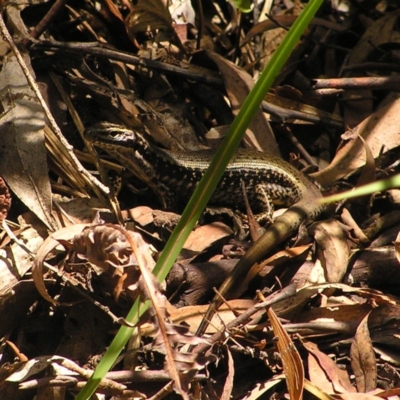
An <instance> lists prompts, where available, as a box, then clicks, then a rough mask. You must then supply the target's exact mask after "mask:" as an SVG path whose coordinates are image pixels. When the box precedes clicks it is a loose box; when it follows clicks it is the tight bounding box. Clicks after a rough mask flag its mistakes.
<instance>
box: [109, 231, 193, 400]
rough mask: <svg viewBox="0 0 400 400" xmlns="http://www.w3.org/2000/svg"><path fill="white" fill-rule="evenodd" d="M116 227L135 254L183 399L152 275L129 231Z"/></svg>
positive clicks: (172, 376) (171, 369)
mask: <svg viewBox="0 0 400 400" xmlns="http://www.w3.org/2000/svg"><path fill="white" fill-rule="evenodd" d="M116 229H117V230H119V231H120V232H121V233H122V234H123V235H125V237H126V239H127V241H128V243H129V244H130V246H131V248H132V252H133V254H134V255H135V257H136V259H137V263H138V266H139V269H140V273H141V275H142V277H143V279H144V282H145V284H146V289H147V292H148V293H147V295H148V296H149V298H150V300H151V302H152V304H153V307H154V311H155V313H156V316H157V320H158V327H159V329H160V332H161V334H162V336H163V340H164V343H165V352H166V360H167V364H168V367H169V373H170V375H171V378H172V380H173V381H174V383H175V386H176V389H177V390H178V391H179V392H180V394H181V395H182V397H183V398H184V399H186V398H187V396H186V395H185V393H184V391H183V390H182V385H181V381H180V376H179V373H178V370H177V368H176V364H175V362H174V357H173V354H172V349H171V346H170V345H169V343H170V342H169V340H168V335H167V330H166V327H165V322H164V318H163V315H162V313H161V311H160V308H159V306H158V304H159V302H158V301H157V298H156V296H155V293H157V291H158V290H157V289H156V288H155V286H154V283H153V282H154V281H153V279H152V276H151V274H150V272H149V271H148V270H147V268H146V266H145V263H144V261H143V258H142V257H143V256H142V254H141V252H140V251H139V249H138V248H137V246H136V243H135V241H134V240H133V239H132V237H131V235H129V233H128V232H127V231H126V230H125V229H123V228H121V227H119V226H116Z"/></svg>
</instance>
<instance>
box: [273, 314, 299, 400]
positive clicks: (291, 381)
mask: <svg viewBox="0 0 400 400" xmlns="http://www.w3.org/2000/svg"><path fill="white" fill-rule="evenodd" d="M267 313H268V318H269V320H270V322H271V326H272V329H273V331H274V335H275V336H276V337H277V338H278V340H277V342H276V347H277V348H278V351H279V353H280V355H281V358H282V365H283V370H284V373H285V376H286V383H287V388H288V391H289V396H290V399H291V400H301V399H302V398H303V388H304V367H303V362H302V360H301V358H300V355H299V353H298V351H297V349H296V347H295V345H294V343H293V342H292V339H291V338H290V337H289V335H288V334H287V333H286V331H285V329H284V328H283V326H282V324H281V322H280V321H279V319H278V317H277V316H276V314H275V313H274V311H273V310H272V308H268V310H267Z"/></svg>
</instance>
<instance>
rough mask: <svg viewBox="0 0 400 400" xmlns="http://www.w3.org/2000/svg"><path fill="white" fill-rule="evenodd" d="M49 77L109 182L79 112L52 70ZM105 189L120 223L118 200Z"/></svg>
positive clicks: (112, 192)
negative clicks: (85, 133)
mask: <svg viewBox="0 0 400 400" xmlns="http://www.w3.org/2000/svg"><path fill="white" fill-rule="evenodd" d="M50 78H51V80H52V81H53V83H54V85H55V86H56V88H57V90H58V91H59V93H60V95H61V97H62V99H63V100H64V102H65V104H66V105H67V107H68V111H69V113H70V115H71V117H72V119H73V121H74V123H75V126H76V127H77V129H78V132H79V134H80V136H81V138H82V140H83V142H84V143H85V147H86V149H87V150H88V152H89V154H90V155H91V156H92V159H93V161H94V163H95V165H96V168H97V170H98V171H99V173H100V177H101V179H102V181H103V182H106V183H108V184H109V179H108V176H107V174H106V171H105V169H104V168H103V165H102V164H101V162H100V160H99V157H98V155H97V152H96V151H95V150H94V147H93V145H92V144H91V143H89V142H88V141H87V140H85V138H84V135H83V132H84V130H85V127H84V126H83V123H82V120H81V118H80V117H79V114H78V112H77V111H76V109H75V107H74V105H73V104H72V101H71V99H70V98H69V97H68V96H67V94H66V93H65V91H64V88H63V87H62V85H61V83H60V82H59V80H58V77H57V76H56V75H55V74H54V73H53V72H50ZM74 155H75V154H74ZM89 183H91V182H89ZM109 187H111V184H109ZM92 189H93V191H94V192H95V193H96V195H97V196H98V197H101V196H100V193H98V189H97V187H96V186H94V185H92ZM107 189H108V192H106V195H107V197H108V200H109V203H110V206H111V208H112V210H113V211H114V215H115V217H116V218H117V221H118V223H119V224H121V225H122V224H123V220H124V219H123V218H122V214H121V209H120V207H119V203H118V200H117V198H116V196H115V193H114V191H113V190H110V189H109V188H107Z"/></svg>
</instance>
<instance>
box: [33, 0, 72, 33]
mask: <svg viewBox="0 0 400 400" xmlns="http://www.w3.org/2000/svg"><path fill="white" fill-rule="evenodd" d="M67 1H68V0H56V2H55V3H54V4H53V5H52V6H51V8H50V10H49V11H48V13H47V14H46V15H45V16H44V17H43V19H42V20H41V21H40V22H39V23H38V24H37V25H36V27H35V28H34V29H33V30H32V31H31V36H32V37H33V38H35V39H38V38H39V37H40V35H41V34H42V33H43V32H44V31H45V30H46V28H47V26H48V25H49V24H50V22H51V20H52V19H54V18H55V17H56V16H57V15H58V13H59V12H60V11H61V10H62V9H63V7H64V6H65V4H66V3H67Z"/></svg>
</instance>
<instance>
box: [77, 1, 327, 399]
mask: <svg viewBox="0 0 400 400" xmlns="http://www.w3.org/2000/svg"><path fill="white" fill-rule="evenodd" d="M322 2H323V0H310V2H309V3H308V4H307V6H306V7H305V9H304V10H303V12H302V13H301V15H300V16H299V17H298V18H297V20H296V22H295V23H294V24H293V26H292V27H291V29H290V30H289V32H288V34H287V35H286V37H285V38H284V40H283V41H282V43H281V44H280V46H279V47H278V49H277V50H276V52H275V53H274V55H273V56H272V58H271V60H270V62H269V63H268V65H267V66H266V68H265V70H264V71H263V73H262V74H261V76H260V78H259V80H258V81H257V82H256V84H255V85H254V88H253V89H252V91H251V92H250V94H249V96H248V97H247V98H246V100H245V101H244V103H243V105H242V108H241V110H240V112H239V114H238V115H237V117H236V118H235V120H234V121H233V123H232V126H231V128H230V129H229V132H228V134H227V135H226V137H225V138H224V140H223V142H222V143H221V145H220V146H219V148H218V150H217V151H216V153H215V156H214V158H213V160H212V162H211V164H210V167H209V168H208V169H207V171H206V172H205V174H204V176H203V178H202V179H201V181H200V183H199V185H198V186H197V188H196V190H195V192H194V193H193V196H192V198H191V199H190V201H189V203H188V205H187V206H186V208H185V210H184V212H183V214H182V217H181V219H180V220H179V223H178V225H177V226H176V228H175V229H174V231H173V232H172V235H171V237H170V239H169V240H168V243H167V244H166V246H165V248H164V251H163V252H162V254H161V256H160V258H159V260H158V262H157V265H156V267H155V270H154V273H155V275H156V276H157V279H158V280H159V281H163V280H164V279H165V277H166V276H167V275H168V272H169V270H170V268H171V266H172V265H173V263H174V261H175V260H176V258H177V256H178V254H179V253H180V251H181V249H182V247H183V244H184V243H185V241H186V239H187V237H188V236H189V234H190V232H191V231H192V229H193V228H194V226H195V224H196V222H197V220H198V219H199V217H200V215H201V213H202V212H203V210H204V208H205V206H206V204H207V202H208V200H209V199H210V197H211V195H212V192H213V191H214V189H215V187H216V186H217V184H218V182H219V180H220V179H221V177H222V174H223V172H224V170H225V168H226V166H227V165H228V163H229V160H230V159H231V157H232V155H233V153H234V152H235V151H236V149H237V148H238V146H239V143H240V141H241V139H242V137H243V134H244V132H245V130H246V128H247V126H248V125H249V123H250V121H251V119H252V118H253V116H254V114H255V113H256V112H257V110H258V109H259V106H260V104H261V101H262V100H263V99H264V96H265V94H266V93H267V92H268V90H269V88H270V87H271V86H272V84H273V82H274V79H275V78H276V76H277V75H278V73H279V72H280V70H281V69H282V67H283V66H284V64H285V62H286V60H287V59H288V57H289V55H290V53H291V52H292V50H293V48H294V46H295V44H296V43H297V42H298V40H299V39H300V37H301V35H302V34H303V32H304V30H305V29H306V28H307V26H308V25H309V23H310V21H311V20H312V18H313V16H314V15H315V13H316V12H317V11H318V9H319V7H320V6H321V4H322ZM148 306H149V304H148V302H147V304H145V305H141V306H140V310H139V303H138V300H137V301H136V302H135V304H134V305H133V306H132V309H131V311H130V312H129V314H128V316H127V318H126V320H127V321H128V322H131V323H136V322H137V321H138V319H139V317H140V315H142V314H143V313H144V311H145V310H146V309H147V308H148ZM132 330H133V328H128V327H125V326H122V327H121V328H120V329H119V331H118V333H117V335H116V336H115V338H114V340H113V342H112V343H111V345H110V347H109V348H108V349H107V352H106V354H105V355H104V357H103V358H102V360H101V361H100V363H99V365H98V366H97V368H96V370H95V372H94V373H93V375H92V377H91V378H90V380H89V381H88V383H87V384H86V385H85V387H84V388H83V389H82V390H81V392H80V393H79V394H78V396H77V397H76V400H87V399H89V398H90V396H91V395H92V394H93V393H94V391H95V390H96V388H97V386H98V384H99V382H100V380H101V379H102V378H103V376H104V375H105V373H106V372H107V371H108V370H109V369H110V368H111V367H112V365H113V363H114V362H115V360H116V358H117V357H118V355H119V354H120V353H121V351H122V349H123V347H124V346H125V344H126V342H127V341H128V340H129V336H130V334H131V332H132Z"/></svg>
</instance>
